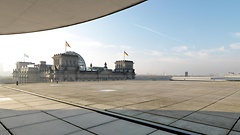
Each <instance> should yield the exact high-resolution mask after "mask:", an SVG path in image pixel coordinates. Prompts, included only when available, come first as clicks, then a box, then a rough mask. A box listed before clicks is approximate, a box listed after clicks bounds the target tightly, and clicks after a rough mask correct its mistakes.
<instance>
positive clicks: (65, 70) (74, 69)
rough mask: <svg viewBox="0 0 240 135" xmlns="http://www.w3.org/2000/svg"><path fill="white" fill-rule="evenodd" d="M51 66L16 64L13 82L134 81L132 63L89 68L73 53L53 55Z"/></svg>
mask: <svg viewBox="0 0 240 135" xmlns="http://www.w3.org/2000/svg"><path fill="white" fill-rule="evenodd" d="M52 58H53V65H47V64H46V61H40V64H35V63H32V62H17V63H16V69H14V70H13V80H14V81H18V82H19V83H30V82H54V81H90V80H93V81H99V80H125V79H134V78H135V70H134V69H133V64H134V63H133V61H129V60H119V61H116V62H115V69H108V67H107V63H106V62H105V63H104V66H103V67H93V66H92V64H90V67H87V66H86V63H85V61H84V59H83V57H82V56H81V55H79V54H78V53H76V52H73V51H67V52H65V53H60V54H55V55H54V56H53V57H52Z"/></svg>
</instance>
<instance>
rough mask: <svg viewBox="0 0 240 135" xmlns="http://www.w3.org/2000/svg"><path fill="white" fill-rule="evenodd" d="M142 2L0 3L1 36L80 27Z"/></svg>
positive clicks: (62, 0) (56, 0)
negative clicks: (81, 24) (72, 26)
mask: <svg viewBox="0 0 240 135" xmlns="http://www.w3.org/2000/svg"><path fill="white" fill-rule="evenodd" d="M143 1H145V0H1V1H0V35H8V34H19V33H28V32H37V31H43V30H50V29H55V28H61V27H66V26H71V25H75V24H80V23H83V22H87V21H90V20H93V19H97V18H100V17H104V16H106V15H109V14H112V13H115V12H118V11H121V10H123V9H126V8H128V7H131V6H134V5H136V4H139V3H141V2H143Z"/></svg>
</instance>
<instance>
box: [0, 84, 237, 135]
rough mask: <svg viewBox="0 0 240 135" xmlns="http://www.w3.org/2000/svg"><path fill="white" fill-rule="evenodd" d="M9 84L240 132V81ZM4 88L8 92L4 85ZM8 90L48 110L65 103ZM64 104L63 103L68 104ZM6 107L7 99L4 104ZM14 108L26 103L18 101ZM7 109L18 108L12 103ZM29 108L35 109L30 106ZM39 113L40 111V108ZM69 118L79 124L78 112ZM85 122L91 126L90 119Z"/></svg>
mask: <svg viewBox="0 0 240 135" xmlns="http://www.w3.org/2000/svg"><path fill="white" fill-rule="evenodd" d="M4 86H6V87H11V88H17V89H21V90H25V91H30V92H33V93H38V94H41V95H46V96H49V97H53V98H56V99H61V100H64V101H68V102H72V103H76V104H79V105H81V106H87V107H90V108H95V109H100V110H104V111H108V112H114V113H117V114H121V115H125V116H130V117H133V118H138V119H141V120H147V121H152V122H155V123H159V124H162V125H166V126H169V127H175V128H180V129H184V130H188V131H194V132H198V133H202V134H216V135H226V134H231V135H237V134H238V135H239V134H240V120H239V118H240V82H213V81H212V82H199V81H103V82H60V83H59V84H56V83H32V84H20V85H18V86H16V85H4ZM6 93H7V92H6ZM1 94H3V95H4V91H3V92H1ZM20 95H21V94H20ZM0 96H1V95H0ZM4 96H5V97H9V98H13V99H15V100H16V101H18V100H19V101H21V102H24V104H27V105H28V106H31V107H34V108H35V107H37V109H39V110H47V111H46V112H49V110H51V109H52V107H55V108H54V109H53V110H52V111H51V112H54V111H56V109H61V108H62V107H63V105H58V104H59V103H58V104H57V103H56V104H54V103H51V102H53V101H41V98H39V97H36V96H34V97H32V96H29V97H28V98H26V96H19V94H18V96H14V95H11V94H10V96H9V95H8V94H5V95H4ZM39 101H41V102H39ZM0 103H1V102H0ZM65 106H66V105H65ZM65 106H64V107H63V108H67V107H65ZM3 107H7V105H6V106H4V105H1V107H0V108H3ZM58 107H59V108H58ZM14 108H24V106H22V105H21V104H14ZM5 109H6V108H5ZM7 109H13V108H12V106H10V107H8V108H7ZM28 111H30V112H31V111H32V110H31V109H30V110H28V109H26V112H28ZM44 112H45V111H44ZM35 113H37V112H35ZM6 115H8V114H6ZM36 115H40V116H41V113H39V114H36ZM51 115H53V114H51ZM54 116H55V115H54ZM32 117H34V116H32ZM86 117H90V116H87V115H86ZM46 119H47V120H48V118H46ZM49 119H50V121H53V120H52V119H51V118H49ZM79 119H80V118H79ZM66 120H67V121H70V122H72V123H74V124H76V125H78V123H75V121H74V118H73V119H71V118H69V119H68V118H67V119H66ZM1 121H2V119H1ZM113 121H114V120H113ZM119 124H120V125H124V122H119V123H118V122H117V123H116V125H119ZM113 125H114V122H113ZM12 126H13V127H11V128H14V125H12ZM16 126H17V125H16ZM111 126H112V124H109V127H110V128H111ZM90 127H91V125H90ZM83 128H87V129H88V128H89V127H88V126H87V125H86V127H83ZM0 129H1V127H0ZM92 131H98V132H100V131H101V128H97V127H96V128H94V130H92ZM149 131H151V132H152V130H149ZM158 132H161V131H158ZM102 134H104V133H102ZM155 134H157V133H155Z"/></svg>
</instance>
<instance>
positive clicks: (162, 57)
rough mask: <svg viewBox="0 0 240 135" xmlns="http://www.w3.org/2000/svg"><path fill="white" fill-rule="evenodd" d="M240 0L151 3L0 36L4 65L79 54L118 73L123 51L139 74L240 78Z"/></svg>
mask: <svg viewBox="0 0 240 135" xmlns="http://www.w3.org/2000/svg"><path fill="white" fill-rule="evenodd" d="M239 7H240V1H239V0H211V1H210V0H195V1H192V0H171V1H169V0H149V1H147V2H144V3H142V4H140V5H137V6H135V7H132V8H130V9H127V10H124V11H121V12H118V13H115V14H112V15H110V16H107V17H104V18H101V19H97V20H94V21H91V22H87V23H83V24H79V25H75V26H71V27H66V28H61V29H56V30H50V31H44V32H36V33H30V34H18V35H6V36H0V45H1V53H0V63H2V64H3V69H4V71H12V70H13V69H14V68H15V63H16V62H17V61H23V59H24V58H23V56H24V53H25V54H27V55H28V56H29V58H25V61H30V62H34V63H36V64H38V63H39V61H47V64H53V61H52V58H51V57H52V56H53V55H54V54H56V53H63V52H64V51H65V41H67V42H68V43H69V44H70V46H71V48H68V51H75V52H77V53H79V54H80V55H81V56H82V57H83V58H84V59H85V62H86V64H87V66H89V65H90V63H92V64H93V66H104V63H105V62H107V63H108V67H109V68H111V69H113V68H114V62H115V61H116V60H122V59H123V52H124V51H126V52H127V53H128V54H129V56H128V57H127V56H126V59H127V60H132V61H134V63H135V64H134V68H135V69H136V74H156V75H161V74H169V75H183V74H184V72H185V71H188V72H189V74H190V75H209V74H215V75H219V74H227V73H228V72H235V73H240V57H239V56H240V52H239V51H240V27H239V26H240V14H239V13H240V8H239Z"/></svg>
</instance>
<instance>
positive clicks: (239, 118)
mask: <svg viewBox="0 0 240 135" xmlns="http://www.w3.org/2000/svg"><path fill="white" fill-rule="evenodd" d="M238 121H240V117H238V119H237V120H236V121H235V123H234V124H233V125H232V127H231V129H230V130H229V131H228V133H227V135H229V134H230V132H231V131H232V130H233V128H234V127H235V125H236V124H237V122H238Z"/></svg>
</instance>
